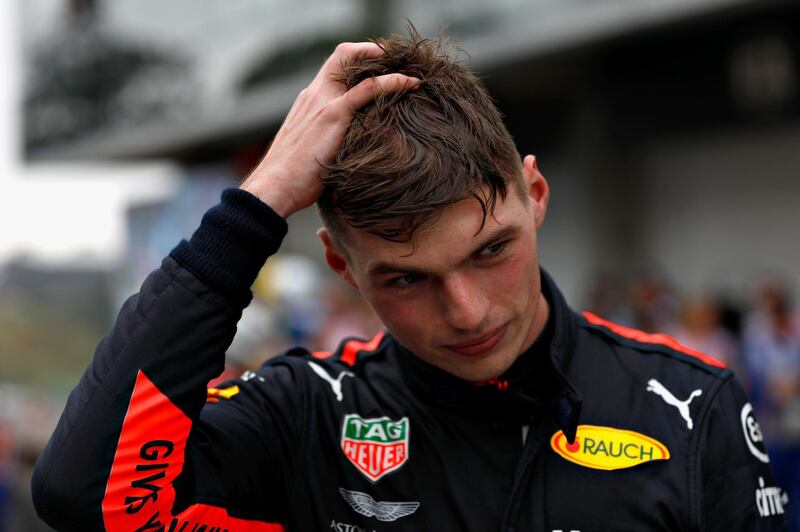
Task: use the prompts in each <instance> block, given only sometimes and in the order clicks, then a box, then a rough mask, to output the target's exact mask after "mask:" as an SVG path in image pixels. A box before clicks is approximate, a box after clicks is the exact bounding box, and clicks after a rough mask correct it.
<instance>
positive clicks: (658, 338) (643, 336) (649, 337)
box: [583, 312, 727, 368]
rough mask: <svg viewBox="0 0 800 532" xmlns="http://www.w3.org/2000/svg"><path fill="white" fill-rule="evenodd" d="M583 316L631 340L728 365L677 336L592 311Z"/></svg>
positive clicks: (721, 366) (707, 361) (710, 363)
mask: <svg viewBox="0 0 800 532" xmlns="http://www.w3.org/2000/svg"><path fill="white" fill-rule="evenodd" d="M583 317H584V318H586V320H587V321H588V322H589V323H591V324H592V325H600V326H601V327H606V328H607V329H610V330H611V331H613V332H614V333H616V334H618V335H620V336H622V337H625V338H630V339H631V340H636V341H637V342H643V343H646V344H658V345H664V346H667V347H670V348H672V349H674V350H676V351H680V352H681V353H683V354H685V355H689V356H690V357H694V358H696V359H698V360H701V361H702V362H704V363H706V364H708V365H709V366H715V367H718V368H725V367H727V366H726V364H725V363H724V362H722V361H720V360H717V359H716V358H714V357H712V356H709V355H707V354H705V353H701V352H700V351H695V350H694V349H691V348H689V347H686V346H685V345H683V344H682V343H680V342H678V341H677V340H676V339H675V338H672V337H671V336H667V335H666V334H661V333H657V334H650V333H646V332H644V331H640V330H638V329H631V328H630V327H625V326H623V325H619V324H617V323H613V322H610V321H607V320H604V319H603V318H601V317H600V316H597V315H596V314H592V313H591V312H584V313H583Z"/></svg>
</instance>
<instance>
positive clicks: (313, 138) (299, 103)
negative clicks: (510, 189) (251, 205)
mask: <svg viewBox="0 0 800 532" xmlns="http://www.w3.org/2000/svg"><path fill="white" fill-rule="evenodd" d="M381 54H383V51H382V50H381V48H380V47H379V46H378V45H377V44H375V43H342V44H340V45H339V46H337V47H336V50H335V51H334V53H333V54H332V55H331V56H330V57H329V58H328V59H327V61H325V64H323V65H322V68H321V69H320V70H319V72H318V73H317V75H316V77H315V78H314V80H313V81H312V82H311V84H310V85H309V86H308V87H306V88H305V89H303V90H302V91H301V92H300V94H299V95H298V96H297V98H296V99H295V101H294V104H293V105H292V108H291V109H290V110H289V114H288V115H287V116H286V119H285V120H284V122H283V125H282V126H281V128H280V130H279V131H278V134H277V135H276V136H275V139H274V140H273V142H272V145H271V146H270V148H269V150H268V151H267V154H266V155H265V156H264V158H263V159H262V160H261V162H260V163H259V164H258V166H257V167H256V168H255V170H253V172H252V173H251V174H250V176H249V177H248V178H247V179H246V180H245V181H244V182H243V183H242V185H241V188H242V189H244V190H247V191H248V192H250V193H251V194H254V195H255V196H257V197H258V198H260V199H261V200H262V201H263V202H265V203H266V204H267V205H269V206H270V207H271V208H272V209H273V210H274V211H275V212H277V213H278V214H280V215H281V216H283V217H284V218H288V217H289V216H290V215H292V214H293V213H295V212H297V211H299V210H301V209H304V208H306V207H308V206H310V205H312V204H313V203H314V202H315V201H316V200H317V198H318V197H319V195H320V194H321V193H322V181H321V179H320V178H321V176H322V172H325V171H326V170H325V167H324V166H323V165H330V164H331V163H333V159H334V157H335V155H336V152H337V151H338V149H339V146H340V145H341V143H342V140H343V139H344V135H345V133H346V131H347V127H348V126H349V125H350V122H351V120H352V119H353V114H354V113H355V112H356V111H358V110H359V109H360V108H361V107H363V106H365V105H366V104H368V103H369V102H371V101H373V100H374V99H375V98H376V97H377V96H378V95H379V94H381V93H383V92H392V91H397V90H403V89H415V88H416V87H417V86H418V85H419V81H420V80H419V79H417V78H414V77H410V76H405V75H403V74H396V73H395V74H385V75H382V76H377V77H374V78H367V79H365V80H363V81H362V82H360V83H359V84H357V85H355V86H354V87H353V88H351V89H350V90H345V87H344V85H343V84H342V83H340V82H338V81H335V80H334V77H335V74H336V73H337V72H338V71H339V69H340V68H341V65H342V64H343V63H347V62H349V61H352V60H353V59H356V58H372V57H379V56H380V55H381Z"/></svg>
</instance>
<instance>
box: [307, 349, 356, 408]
mask: <svg viewBox="0 0 800 532" xmlns="http://www.w3.org/2000/svg"><path fill="white" fill-rule="evenodd" d="M308 365H309V366H311V369H313V370H314V373H316V374H317V375H319V376H320V377H321V378H322V379H323V380H325V381H327V382H328V384H330V385H331V389H332V390H333V394H334V395H335V396H336V400H337V401H339V402H340V403H341V402H342V399H344V395H342V379H343V378H344V377H355V375H353V374H352V373H350V372H349V371H343V372H341V373H339V376H338V377H336V378H335V379H334V378H332V377H331V376H330V375H328V372H327V371H325V370H324V369H322V366H320V365H319V364H317V363H316V362H312V361H311V360H309V361H308Z"/></svg>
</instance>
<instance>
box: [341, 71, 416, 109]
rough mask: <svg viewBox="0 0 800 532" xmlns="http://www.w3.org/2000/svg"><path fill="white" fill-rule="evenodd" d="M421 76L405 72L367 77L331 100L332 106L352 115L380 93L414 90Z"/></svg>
mask: <svg viewBox="0 0 800 532" xmlns="http://www.w3.org/2000/svg"><path fill="white" fill-rule="evenodd" d="M419 84H420V80H419V78H414V77H411V76H406V75H404V74H398V73H394V74H384V75H383V76H377V77H374V78H367V79H365V80H363V81H362V82H361V83H359V84H358V85H356V86H355V87H353V88H352V89H350V90H349V91H347V92H345V93H344V94H343V95H342V96H340V97H339V98H337V99H336V100H334V101H333V102H331V106H332V107H334V108H335V109H336V110H338V111H341V112H346V113H348V114H350V115H352V114H353V113H355V112H356V111H358V110H359V109H361V108H362V107H364V106H365V105H367V104H368V103H370V102H372V101H374V100H375V98H377V97H378V96H379V95H380V94H384V93H389V92H395V91H400V90H414V89H416V88H417V87H419Z"/></svg>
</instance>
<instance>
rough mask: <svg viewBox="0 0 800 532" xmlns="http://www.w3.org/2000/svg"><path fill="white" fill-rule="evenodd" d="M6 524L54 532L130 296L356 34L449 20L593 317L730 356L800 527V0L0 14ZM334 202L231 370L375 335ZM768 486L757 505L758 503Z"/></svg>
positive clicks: (241, 343)
mask: <svg viewBox="0 0 800 532" xmlns="http://www.w3.org/2000/svg"><path fill="white" fill-rule="evenodd" d="M0 9H2V12H0V24H2V31H0V36H1V37H0V39H2V42H0V58H1V61H0V69H1V70H0V75H2V77H3V79H5V80H6V81H5V82H3V83H2V88H0V91H2V92H0V105H2V108H0V113H2V114H1V115H0V116H2V122H1V123H0V165H2V166H0V532H2V531H6V530H8V531H15V532H16V531H37V530H48V529H47V528H46V527H45V526H44V525H42V524H40V523H39V521H38V520H37V519H36V518H35V516H34V514H33V510H32V507H31V503H30V495H29V488H28V482H29V475H30V469H31V467H32V464H33V463H34V461H35V459H36V457H37V455H38V453H39V452H40V450H41V449H42V447H43V445H44V444H45V442H46V441H47V438H48V436H49V434H50V432H51V431H52V429H53V427H54V425H55V422H56V420H57V418H58V415H59V414H60V412H61V409H62V407H63V404H64V401H65V399H66V395H67V393H68V392H69V390H70V389H71V387H72V386H73V385H74V384H75V383H76V382H77V379H78V377H79V376H80V374H81V372H82V370H83V369H84V367H85V366H86V364H87V363H88V361H89V358H90V357H91V354H92V351H93V349H94V346H95V344H96V343H97V342H98V340H99V339H100V338H101V337H102V336H103V335H104V334H105V331H107V330H108V328H109V327H110V326H111V324H112V320H113V318H114V316H115V314H116V312H117V309H118V308H119V306H120V304H121V302H122V301H123V300H124V299H125V298H126V297H127V296H129V295H130V294H131V293H133V292H134V291H136V290H137V287H138V286H139V284H140V283H141V281H142V280H143V278H144V277H145V275H146V274H147V273H148V272H149V271H150V270H152V269H153V268H155V267H157V266H158V265H159V263H160V261H161V259H162V257H164V256H165V255H166V254H167V253H168V252H169V251H170V249H171V248H172V247H173V246H174V245H175V244H176V243H177V242H178V241H179V240H180V239H181V238H186V237H188V236H190V234H191V232H192V231H193V229H194V228H195V227H196V226H197V225H198V223H199V220H200V217H201V216H202V214H203V212H204V211H205V210H206V209H207V208H208V207H210V206H212V205H213V204H215V203H216V201H217V199H218V197H219V193H220V191H221V190H222V189H223V188H225V187H227V186H232V185H236V184H237V183H238V182H239V180H240V179H241V178H242V177H243V176H244V174H246V172H247V171H248V170H249V169H250V168H252V166H253V165H254V164H255V162H256V161H257V159H258V157H259V156H260V155H261V154H262V152H263V150H264V148H265V147H266V146H267V144H268V142H269V140H270V138H271V137H272V135H273V134H274V133H275V132H276V130H277V128H278V126H279V125H280V122H281V120H282V118H283V116H284V115H285V113H286V111H287V110H288V108H289V106H290V105H291V103H292V101H293V99H294V97H295V95H296V94H297V92H299V90H300V89H302V88H303V87H304V86H305V85H306V84H307V83H308V82H309V81H310V80H311V78H312V76H313V75H314V73H315V71H316V69H317V68H318V67H319V65H320V64H321V63H322V61H323V60H324V59H325V57H326V56H327V55H328V54H329V53H330V52H331V51H332V49H333V47H334V45H335V44H336V43H338V42H341V41H354V40H363V39H364V37H370V36H380V35H386V34H388V33H392V32H402V31H403V27H404V24H405V20H406V19H409V20H411V21H412V22H413V23H414V24H415V25H416V26H417V28H418V29H419V30H420V31H421V32H422V33H423V34H428V35H431V34H435V33H436V32H437V31H439V30H440V29H441V28H442V27H443V26H445V25H446V26H447V27H448V29H447V34H448V35H450V36H453V37H456V38H458V39H459V40H460V42H461V47H462V48H463V50H464V52H463V53H462V58H463V61H464V62H465V63H466V64H468V65H470V66H471V67H472V68H473V69H474V70H476V71H477V72H478V73H479V74H480V75H481V77H483V79H484V80H485V83H486V84H487V85H488V87H489V89H490V92H491V93H492V94H493V96H494V97H495V98H496V100H497V102H498V105H499V106H500V108H501V109H502V111H503V112H504V114H505V116H506V119H507V123H508V126H509V129H510V130H511V132H512V134H513V135H514V137H515V139H516V141H517V143H518V145H519V148H520V151H521V152H522V153H528V152H531V153H535V154H537V156H538V160H539V166H540V169H542V171H543V173H544V174H545V176H546V177H548V179H549V181H550V184H551V187H552V201H551V210H550V213H549V215H548V221H547V223H546V224H545V227H544V229H543V231H542V234H541V244H540V245H541V251H540V256H541V257H542V261H543V264H544V266H545V268H547V269H548V270H549V271H550V273H551V274H552V275H553V276H554V277H555V279H556V281H557V282H558V283H559V284H560V286H561V288H562V289H563V290H564V292H565V294H566V296H567V297H568V299H569V300H570V301H571V302H572V304H573V306H574V307H575V308H576V309H587V310H592V311H594V312H596V313H598V314H600V315H602V316H604V317H606V318H608V319H611V320H614V321H617V322H620V323H623V324H627V325H631V326H634V327H638V328H642V329H645V330H647V331H658V332H666V333H670V334H672V335H674V336H676V337H677V338H678V339H679V340H680V341H682V342H684V343H685V344H687V345H688V346H690V347H693V348H695V349H699V350H701V351H705V352H708V353H710V354H712V355H714V356H716V357H718V358H720V359H723V360H725V361H726V362H728V363H729V364H730V365H731V366H732V367H733V368H735V369H736V371H737V373H738V374H739V378H740V380H741V381H742V382H743V384H744V386H745V388H746V389H747V391H748V393H749V394H750V397H751V398H752V401H753V404H754V405H755V407H756V409H757V411H758V415H759V420H760V423H761V427H762V429H763V430H764V432H765V433H766V436H767V438H768V439H767V441H768V448H769V450H770V455H771V457H772V465H773V467H774V469H775V473H776V476H777V477H778V483H779V485H780V486H781V487H782V488H783V489H784V490H785V491H787V492H788V493H789V495H790V497H791V496H793V497H794V501H793V503H791V504H790V505H789V506H788V507H787V514H788V515H787V517H788V519H789V520H790V522H791V523H792V527H793V528H792V529H793V530H798V529H799V527H798V522H799V521H798V519H800V518H798V506H800V505H798V504H796V503H800V488H798V483H800V479H799V477H800V393H798V390H800V318H799V317H798V307H797V304H796V299H795V296H796V293H797V289H798V287H800V266H798V265H800V243H799V242H798V234H800V216H799V215H798V210H799V209H800V179H798V177H800V3H798V2H796V1H775V0H758V1H756V0H624V1H623V0H591V1H589V0H527V1H523V0H498V1H495V2H483V1H478V0H440V1H436V0H327V1H321V0H295V1H290V0H224V1H223V0H205V1H203V2H196V1H194V0H172V1H170V2H162V1H155V0H115V1H114V2H110V1H105V0H19V1H17V2H3V3H2V4H0ZM317 224H318V221H317V219H316V215H315V213H314V212H313V211H310V210H309V211H308V212H304V213H301V214H298V215H295V216H294V217H293V218H292V223H291V229H290V232H289V235H288V237H287V239H286V241H285V244H284V246H283V248H282V249H281V252H280V254H279V255H278V256H277V257H276V258H275V259H274V260H271V261H270V263H269V264H268V265H267V266H266V267H265V269H264V270H263V271H262V274H261V276H260V277H259V280H258V281H257V283H256V286H255V293H256V300H255V302H254V303H253V305H252V306H251V307H250V308H249V309H248V310H247V311H246V313H245V315H244V317H243V319H242V322H241V324H240V327H239V333H238V334H237V337H236V339H235V340H234V343H233V345H232V346H231V348H230V351H229V353H228V365H229V369H228V370H227V371H228V374H229V375H233V374H238V373H239V372H241V371H242V370H243V369H245V368H250V367H253V366H257V365H258V364H260V362H261V361H262V360H263V359H264V358H266V357H267V356H269V355H271V354H275V353H276V352H278V351H280V350H281V349H283V348H285V347H286V346H288V345H291V344H294V343H303V344H305V345H308V346H310V347H313V348H317V349H324V350H329V349H331V348H333V347H335V344H336V342H337V340H338V339H340V338H342V337H343V336H345V335H359V336H365V337H371V336H372V334H373V333H374V332H375V331H376V330H377V329H379V328H380V327H381V325H380V323H379V322H378V321H377V320H376V319H375V318H374V316H372V315H371V313H370V311H369V309H368V308H366V307H365V305H364V304H363V303H362V302H361V301H360V300H359V298H358V296H357V294H356V293H354V292H353V291H352V290H350V289H348V288H347V287H346V286H344V285H342V284H340V283H337V282H334V281H333V280H332V278H331V276H330V275H328V274H327V273H326V270H325V268H324V267H323V263H322V254H321V252H320V251H321V250H320V247H319V245H318V244H317V241H316V237H315V235H314V229H315V228H316V227H317ZM754 496H755V494H754Z"/></svg>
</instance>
